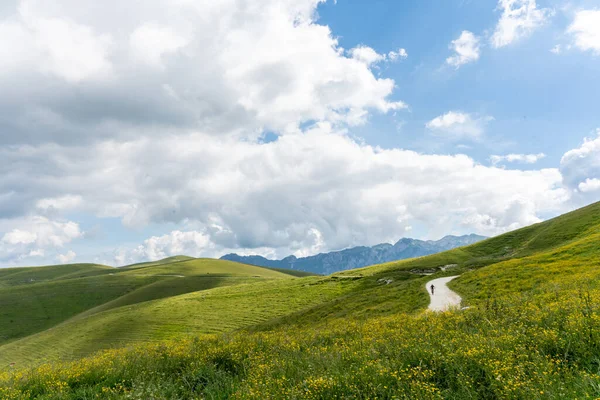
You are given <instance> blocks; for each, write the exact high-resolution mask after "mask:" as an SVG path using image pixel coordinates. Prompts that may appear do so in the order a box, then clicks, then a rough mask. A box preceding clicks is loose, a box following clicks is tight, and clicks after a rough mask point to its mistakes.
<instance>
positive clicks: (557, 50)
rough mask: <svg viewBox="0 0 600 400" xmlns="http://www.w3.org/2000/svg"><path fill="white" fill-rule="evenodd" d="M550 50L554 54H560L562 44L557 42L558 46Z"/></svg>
mask: <svg viewBox="0 0 600 400" xmlns="http://www.w3.org/2000/svg"><path fill="white" fill-rule="evenodd" d="M550 52H551V53H553V54H560V53H561V52H562V46H561V45H560V44H557V45H556V46H554V47H553V48H551V49H550Z"/></svg>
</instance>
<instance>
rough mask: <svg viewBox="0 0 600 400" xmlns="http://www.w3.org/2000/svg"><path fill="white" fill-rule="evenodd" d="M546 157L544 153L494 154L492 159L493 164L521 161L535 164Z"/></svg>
mask: <svg viewBox="0 0 600 400" xmlns="http://www.w3.org/2000/svg"><path fill="white" fill-rule="evenodd" d="M544 157H546V155H545V154H544V153H538V154H506V155H503V156H500V155H493V156H491V157H490V160H491V162H492V164H493V165H496V164H500V163H501V162H519V163H523V164H535V163H536V162H538V161H539V160H541V159H542V158H544Z"/></svg>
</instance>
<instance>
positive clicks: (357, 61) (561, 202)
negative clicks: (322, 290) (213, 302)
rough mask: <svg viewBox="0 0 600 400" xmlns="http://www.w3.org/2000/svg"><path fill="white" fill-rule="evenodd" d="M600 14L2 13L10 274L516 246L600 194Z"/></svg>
mask: <svg viewBox="0 0 600 400" xmlns="http://www.w3.org/2000/svg"><path fill="white" fill-rule="evenodd" d="M599 26H600V2H599V1H597V0H596V1H592V0H574V1H569V2H565V1H553V0H547V1H545V0H537V1H536V0H481V1H474V0H473V1H468V0H456V1H443V2H440V1H433V0H432V1H426V0H423V1H411V2H408V1H402V2H399V1H369V2H365V1H358V0H339V1H337V2H333V1H317V0H263V1H257V0H220V1H215V2H210V3H206V4H200V3H197V2H194V1H188V0H180V1H175V2H174V1H173V0H150V1H148V2H145V3H144V7H140V6H139V5H136V4H133V3H122V2H119V1H117V0H107V1H106V2H104V3H102V6H99V5H98V3H96V2H93V1H92V0H80V1H74V0H58V1H56V2H52V3H48V2H43V1H41V0H14V1H9V2H5V3H3V4H2V6H0V132H2V134H1V135H0V153H1V154H0V171H2V175H1V176H0V267H8V266H18V265H42V264H53V263H57V262H61V263H65V262H84V261H89V262H101V263H106V264H110V265H124V264H127V263H133V262H138V261H144V260H148V259H157V258H162V257H167V256H170V255H175V254H188V255H192V256H206V257H218V256H220V255H222V254H225V253H227V252H238V253H241V254H253V253H256V254H261V255H265V256H268V257H284V256H286V255H288V254H295V255H297V256H303V255H309V254H314V253H317V252H322V251H330V250H336V249H341V248H345V247H349V246H355V245H373V244H376V243H380V242H393V241H396V240H398V239H399V238H401V237H404V236H407V237H415V238H422V239H438V238H440V237H441V236H444V235H446V234H465V233H479V234H483V235H496V234H500V233H503V232H506V231H509V230H512V229H517V228H519V227H522V226H526V225H529V224H532V223H535V222H539V221H542V220H544V219H547V218H550V217H552V216H555V215H558V214H560V213H563V212H566V211H569V210H572V209H574V208H576V207H579V206H582V205H584V204H588V203H591V202H593V201H597V200H599V199H600V136H599V135H600V119H599V118H600V117H599V114H598V104H600V79H598V76H600V29H599V28H598V27H599Z"/></svg>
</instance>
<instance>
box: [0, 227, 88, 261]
mask: <svg viewBox="0 0 600 400" xmlns="http://www.w3.org/2000/svg"><path fill="white" fill-rule="evenodd" d="M0 232H5V233H4V234H3V235H2V236H1V237H0V262H3V263H6V264H11V263H16V262H19V261H21V260H22V259H24V258H27V257H41V256H44V255H45V254H46V252H47V251H55V250H56V249H60V248H62V247H63V246H64V245H65V244H68V243H70V242H72V241H73V240H75V239H78V238H80V237H82V235H83V232H82V231H81V230H80V228H79V224H77V223H75V222H72V221H56V220H51V219H49V218H47V217H44V216H30V217H24V218H18V219H12V220H2V219H0Z"/></svg>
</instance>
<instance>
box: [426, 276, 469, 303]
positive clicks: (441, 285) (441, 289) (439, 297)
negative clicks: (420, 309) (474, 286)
mask: <svg viewBox="0 0 600 400" xmlns="http://www.w3.org/2000/svg"><path fill="white" fill-rule="evenodd" d="M454 278H458V276H447V277H445V278H438V279H434V280H432V281H429V282H427V283H426V284H425V288H426V289H427V293H429V297H430V298H431V303H429V309H430V310H431V311H446V310H448V309H450V308H453V307H459V306H460V302H461V300H462V299H461V298H460V296H459V295H458V294H456V293H455V292H453V291H452V290H450V289H448V286H447V285H446V284H447V283H448V282H450V281H451V280H452V279H454ZM431 285H433V286H434V287H435V290H434V294H431Z"/></svg>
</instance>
